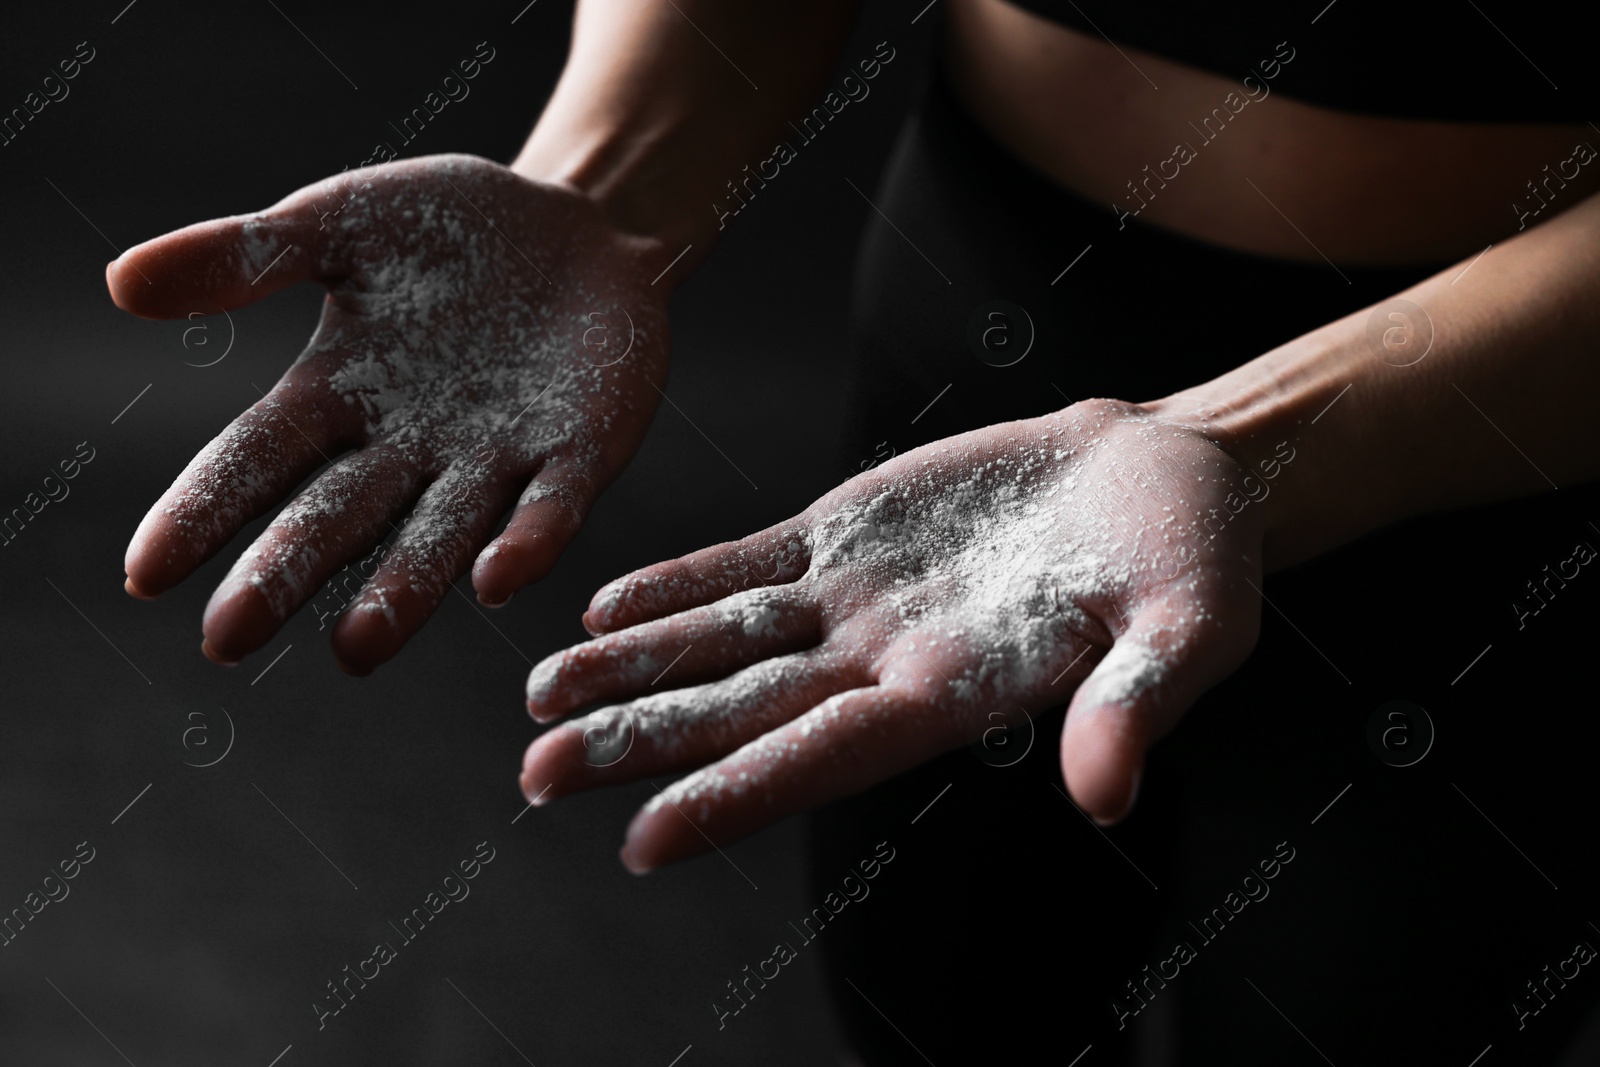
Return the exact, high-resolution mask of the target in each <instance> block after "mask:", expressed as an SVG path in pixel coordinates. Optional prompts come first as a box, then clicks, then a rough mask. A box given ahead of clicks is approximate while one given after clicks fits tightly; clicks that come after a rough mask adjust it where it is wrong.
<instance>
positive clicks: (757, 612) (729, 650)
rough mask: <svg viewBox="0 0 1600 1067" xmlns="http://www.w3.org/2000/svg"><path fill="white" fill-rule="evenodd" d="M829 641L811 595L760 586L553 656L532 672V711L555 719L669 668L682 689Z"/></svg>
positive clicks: (655, 680) (648, 682)
mask: <svg viewBox="0 0 1600 1067" xmlns="http://www.w3.org/2000/svg"><path fill="white" fill-rule="evenodd" d="M821 639H822V620H821V615H820V614H819V613H818V611H817V610H816V606H815V605H814V604H813V603H812V602H811V601H810V599H809V598H806V597H802V596H799V595H797V594H795V593H793V592H791V591H788V590H785V589H783V588H782V587H780V588H778V589H772V590H768V589H752V590H751V591H750V592H748V593H741V594H738V595H736V596H731V597H727V598H726V599H723V600H720V601H718V602H717V603H715V604H709V605H707V606H706V607H703V608H694V609H692V610H690V611H686V612H684V613H682V614H680V615H669V616H668V617H667V618H665V619H657V620H656V621H655V622H647V623H641V624H640V625H638V626H634V627H631V628H629V629H627V630H621V631H619V632H617V633H614V634H610V635H608V636H605V637H599V638H596V639H595V640H593V641H589V642H587V643H585V644H582V645H578V646H577V647H576V648H570V649H567V650H566V651H565V652H558V653H556V654H555V655H553V656H550V657H549V658H547V659H545V660H544V662H542V663H540V664H539V665H538V666H537V667H535V668H534V669H533V671H532V672H531V673H530V674H529V675H528V692H527V695H528V713H529V714H530V715H532V716H533V717H534V718H535V719H537V720H538V721H540V722H549V721H551V720H552V719H557V718H560V717H561V716H562V715H565V714H567V713H568V712H570V711H573V710H574V709H576V708H581V707H583V706H584V705H586V704H593V703H596V702H597V701H602V700H619V699H622V698H624V697H630V696H633V695H635V694H636V693H639V692H640V691H641V690H643V689H645V688H646V687H650V686H655V685H658V684H660V683H661V682H662V681H663V679H664V678H666V676H667V675H668V673H669V672H670V673H671V680H670V681H667V683H666V684H667V686H668V687H670V688H677V687H679V686H684V685H689V684H692V683H695V682H701V681H707V680H709V679H713V678H721V677H724V676H725V675H727V674H728V673H729V672H731V671H733V670H736V669H738V668H740V667H743V666H746V665H747V664H751V663H755V662H758V661H760V660H763V659H767V658H768V657H771V656H776V655H780V654H782V653H785V652H793V651H797V650H799V649H802V648H810V647H811V646H813V645H815V644H817V643H818V642H819V641H820V640H821Z"/></svg>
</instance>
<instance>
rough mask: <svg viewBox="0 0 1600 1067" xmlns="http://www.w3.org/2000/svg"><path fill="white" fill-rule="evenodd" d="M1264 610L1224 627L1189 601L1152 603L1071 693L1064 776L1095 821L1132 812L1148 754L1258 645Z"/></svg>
mask: <svg viewBox="0 0 1600 1067" xmlns="http://www.w3.org/2000/svg"><path fill="white" fill-rule="evenodd" d="M1259 618H1260V614H1259V608H1258V609H1257V610H1256V612H1255V613H1254V614H1251V613H1248V609H1247V613H1246V614H1243V615H1242V616H1241V615H1239V614H1238V613H1230V616H1229V617H1228V618H1227V619H1226V624H1225V623H1224V620H1222V619H1219V618H1218V616H1217V615H1216V613H1215V611H1214V610H1213V611H1206V610H1204V608H1203V607H1202V605H1199V604H1196V603H1194V602H1193V601H1192V600H1191V599H1190V598H1188V597H1168V598H1160V599H1157V600H1154V601H1151V602H1149V603H1147V604H1146V605H1144V606H1143V607H1142V608H1141V609H1140V610H1139V613H1138V614H1137V615H1136V616H1134V619H1133V622H1132V624H1131V625H1130V626H1129V627H1128V629H1127V631H1126V632H1124V633H1123V634H1122V635H1121V636H1120V637H1118V638H1117V640H1116V643H1115V644H1113V645H1112V646H1111V651H1110V652H1108V653H1107V654H1106V656H1105V658H1104V659H1102V660H1101V661H1100V662H1099V664H1097V665H1096V666H1095V669H1094V670H1093V671H1092V672H1091V673H1090V675H1089V677H1088V678H1086V679H1084V681H1083V684H1082V685H1080V686H1079V687H1078V691H1077V692H1076V693H1075V694H1073V697H1072V703H1071V704H1070V705H1069V706H1068V708H1067V719H1066V724H1065V726H1064V727H1063V728H1062V731H1061V773H1062V776H1063V777H1064V778H1065V779H1066V782H1067V790H1068V792H1070V793H1071V794H1072V799H1073V800H1074V801H1075V802H1076V803H1077V804H1078V805H1079V806H1080V807H1081V808H1083V810H1084V811H1086V812H1088V814H1089V815H1090V816H1092V817H1093V818H1094V819H1095V820H1096V821H1097V822H1100V823H1102V824H1110V823H1113V822H1116V821H1117V820H1119V819H1121V818H1122V817H1123V816H1125V815H1127V813H1128V811H1129V810H1130V809H1131V808H1132V807H1133V802H1134V800H1135V798H1136V797H1137V795H1138V792H1139V779H1140V776H1141V774H1142V773H1143V770H1144V756H1145V751H1146V749H1148V748H1149V747H1150V744H1151V743H1152V742H1154V741H1155V740H1156V739H1157V738H1159V737H1161V736H1162V735H1163V734H1165V733H1166V732H1167V731H1168V730H1170V729H1172V727H1173V726H1174V725H1176V724H1177V721H1178V719H1179V718H1181V717H1182V716H1183V713H1184V712H1186V711H1188V710H1189V708H1190V707H1191V706H1193V704H1194V702H1195V701H1196V700H1198V699H1199V698H1200V696H1201V694H1202V693H1204V692H1205V691H1206V690H1207V689H1210V688H1211V687H1212V686H1214V685H1216V684H1217V683H1218V682H1220V681H1221V680H1222V679H1223V678H1225V677H1227V676H1228V675H1229V674H1231V673H1232V672H1233V671H1234V669H1235V668H1237V667H1238V666H1239V664H1241V663H1243V662H1244V660H1245V657H1246V656H1248V655H1249V654H1250V650H1251V648H1252V647H1253V646H1254V645H1255V637H1256V629H1257V623H1258V621H1259Z"/></svg>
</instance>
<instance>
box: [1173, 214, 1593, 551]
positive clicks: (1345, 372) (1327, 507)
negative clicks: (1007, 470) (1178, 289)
mask: <svg viewBox="0 0 1600 1067" xmlns="http://www.w3.org/2000/svg"><path fill="white" fill-rule="evenodd" d="M1597 297H1600V197H1591V198H1590V199H1589V200H1587V201H1585V202H1583V203H1581V204H1579V205H1577V206H1576V207H1574V208H1573V209H1572V210H1570V211H1568V212H1566V213H1564V214H1563V215H1560V216H1558V217H1557V218H1555V219H1552V220H1551V221H1550V222H1548V223H1546V224H1544V225H1542V226H1539V227H1538V228H1536V229H1533V230H1530V231H1528V232H1527V233H1524V234H1521V235H1519V236H1517V237H1515V238H1512V239H1510V240H1507V241H1505V242H1503V243H1500V244H1497V245H1495V246H1494V247H1493V249H1492V250H1490V251H1489V252H1488V253H1487V254H1485V255H1483V256H1482V258H1480V259H1478V260H1476V262H1474V261H1472V260H1465V261H1463V262H1461V263H1458V264H1456V265H1454V266H1452V267H1451V268H1449V269H1448V270H1445V271H1443V272H1441V273H1440V274H1438V275H1435V276H1434V277H1432V278H1429V279H1427V280H1426V281H1424V282H1422V283H1420V284H1418V285H1416V286H1413V287H1412V288H1411V289H1408V290H1406V291H1405V292H1403V293H1400V294H1397V296H1396V297H1395V298H1392V299H1389V300H1385V301H1383V302H1381V303H1379V304H1378V305H1376V306H1375V307H1372V308H1366V309H1363V310H1361V311H1358V312H1356V313H1353V314H1351V315H1349V316H1346V317H1345V318H1343V319H1340V320H1338V321H1336V322H1333V323H1330V324H1329V325H1327V326H1325V327H1322V328H1320V329H1317V330H1314V331H1312V332H1311V333H1308V334H1306V335H1304V336H1302V337H1299V338H1296V339H1295V340H1293V341H1291V342H1289V343H1288V344H1285V345H1282V346H1280V347H1279V348H1277V349H1274V350H1273V351H1271V352H1268V353H1266V354H1265V355H1263V356H1261V357H1259V358H1258V359H1255V360H1252V361H1251V362H1249V363H1247V364H1245V365H1243V366H1242V367H1240V368H1238V369H1237V370H1234V371H1232V372H1230V373H1228V374H1225V375H1223V376H1221V377H1220V378H1217V379H1214V380H1213V381H1210V382H1207V383H1205V384H1203V385H1200V386H1197V387H1195V388H1193V389H1188V390H1185V391H1183V392H1180V393H1177V394H1174V395H1173V396H1170V397H1167V398H1164V399H1162V400H1159V401H1156V402H1154V403H1153V404H1150V405H1148V407H1149V408H1150V409H1151V410H1153V411H1155V412H1157V413H1159V414H1162V415H1165V416H1168V417H1172V418H1176V419H1179V420H1181V421H1185V422H1189V423H1191V424H1193V425H1195V426H1197V427H1199V428H1200V429H1201V430H1202V431H1203V432H1205V433H1206V434H1207V435H1209V436H1211V437H1213V438H1214V439H1216V440H1217V441H1218V442H1219V443H1221V444H1223V445H1224V447H1226V448H1228V449H1229V450H1230V451H1231V452H1232V453H1233V454H1234V455H1235V456H1236V457H1238V458H1239V459H1240V460H1241V462H1242V463H1243V464H1244V465H1245V467H1246V468H1247V469H1250V470H1252V471H1254V470H1256V469H1257V468H1258V466H1259V464H1260V463H1261V462H1263V461H1268V462H1270V457H1271V456H1272V454H1273V450H1274V448H1275V446H1276V445H1277V444H1278V443H1279V442H1282V441H1289V442H1291V443H1292V445H1293V447H1294V449H1295V459H1294V462H1293V464H1292V466H1291V467H1290V468H1289V469H1288V470H1287V471H1285V472H1283V474H1282V475H1281V476H1280V477H1277V478H1276V479H1275V480H1274V481H1273V482H1272V486H1271V490H1270V495H1269V496H1267V497H1265V498H1263V499H1264V506H1265V508H1266V516H1267V543H1266V547H1265V553H1266V564H1267V566H1268V567H1269V569H1273V568H1281V567H1284V566H1288V565H1290V564H1293V563H1296V562H1298V561H1300V560H1303V559H1307V558H1309V557H1311V556H1314V555H1316V554H1318V553H1320V552H1323V551H1326V550H1328V549H1331V548H1333V547H1336V546H1337V545H1340V544H1343V543H1345V542H1346V541H1349V540H1352V539H1354V538H1356V537H1359V536H1360V535H1361V534H1363V533H1366V532H1367V531H1369V530H1372V529H1375V528H1377V527H1379V526H1382V525H1385V524H1387V523H1390V522H1393V521H1396V520H1398V519H1402V518H1405V517H1408V516H1411V515H1415V514H1420V513H1424V512H1429V511H1436V510H1440V509H1445V508H1451V507H1461V506H1466V505H1471V504H1477V503H1485V502H1488V501H1493V500H1498V499H1505V498H1509V497H1514V496H1519V495H1523V494H1527V493H1533V492H1540V491H1545V490H1548V489H1550V488H1552V487H1554V486H1560V485H1566V484H1568V483H1571V482H1574V481H1580V480H1584V479H1587V478H1591V477H1594V476H1596V475H1597V474H1600V449H1597V448H1596V447H1595V443H1594V440H1593V432H1594V427H1595V408H1596V401H1597V400H1600V360H1597V359H1596V355H1597V350H1600V299H1597ZM1402 300H1404V301H1409V302H1410V303H1411V304H1414V305H1417V306H1419V307H1420V308H1421V309H1423V311H1424V312H1425V315H1423V316H1417V315H1415V314H1410V313H1409V309H1408V308H1407V307H1406V306H1405V305H1402V304H1401V303H1400V301H1402ZM1391 313H1398V314H1402V315H1407V316H1408V318H1409V319H1410V320H1411V321H1410V325H1409V327H1408V325H1407V321H1406V320H1402V319H1391V318H1390V315H1391ZM1374 320H1376V321H1374ZM1430 323H1431V329H1432V334H1433V336H1432V345H1431V348H1427V349H1426V355H1425V356H1423V355H1422V351H1423V349H1422V347H1421V346H1422V345H1424V344H1425V343H1426V341H1427V332H1426V331H1427V329H1428V328H1429V324H1430ZM1408 328H1409V329H1411V331H1412V332H1411V333H1410V335H1409V336H1408V335H1407V334H1405V333H1404V332H1400V333H1394V334H1390V338H1391V340H1392V341H1393V342H1396V343H1392V344H1390V345H1385V343H1384V341H1383V336H1384V332H1385V331H1386V330H1390V329H1393V330H1400V331H1404V330H1406V329H1408ZM1418 356H1421V358H1420V360H1418ZM1413 361H1415V362H1413ZM1347 387H1348V391H1345V390H1346V388H1347ZM1330 405H1332V406H1331V407H1330Z"/></svg>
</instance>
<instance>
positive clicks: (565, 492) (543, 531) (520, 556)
mask: <svg viewBox="0 0 1600 1067" xmlns="http://www.w3.org/2000/svg"><path fill="white" fill-rule="evenodd" d="M598 495H599V490H598V489H597V488H595V486H594V483H593V481H592V480H591V479H590V478H589V477H588V476H587V475H586V474H584V473H581V472H580V471H578V469H577V468H576V466H575V465H573V464H570V463H552V464H551V465H550V466H548V467H546V468H545V469H544V470H542V471H540V472H539V474H538V476H537V477H535V478H534V479H533V481H531V482H529V483H528V488H527V489H526V490H525V491H524V492H523V494H522V497H521V499H520V500H518V501H517V509H516V510H515V511H513V512H512V513H511V521H510V522H509V523H508V524H507V525H506V528H505V531H504V532H503V533H501V534H500V536H499V537H496V538H495V539H494V540H493V541H492V542H490V544H489V547H488V548H485V549H484V550H483V551H482V552H481V553H480V554H479V555H478V560H477V562H476V563H475V564H474V565H473V568H472V587H473V588H474V589H476V590H477V592H478V600H479V602H480V603H482V604H483V605H484V606H485V607H500V606H501V605H503V604H505V603H506V601H508V600H510V599H511V595H512V594H513V593H515V592H516V591H517V590H519V589H521V588H522V587H523V586H525V585H528V584H530V583H532V582H536V581H538V580H539V579H541V578H543V577H544V576H545V575H547V574H549V573H550V571H551V569H552V568H553V567H555V565H556V560H558V559H560V558H561V553H562V552H564V551H566V548H567V545H568V544H570V543H571V542H572V539H573V537H575V536H576V535H577V533H578V530H579V529H580V528H581V527H582V526H583V520H584V519H585V518H587V517H588V514H589V508H590V506H591V505H592V504H593V503H594V500H595V497H597V496H598Z"/></svg>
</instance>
